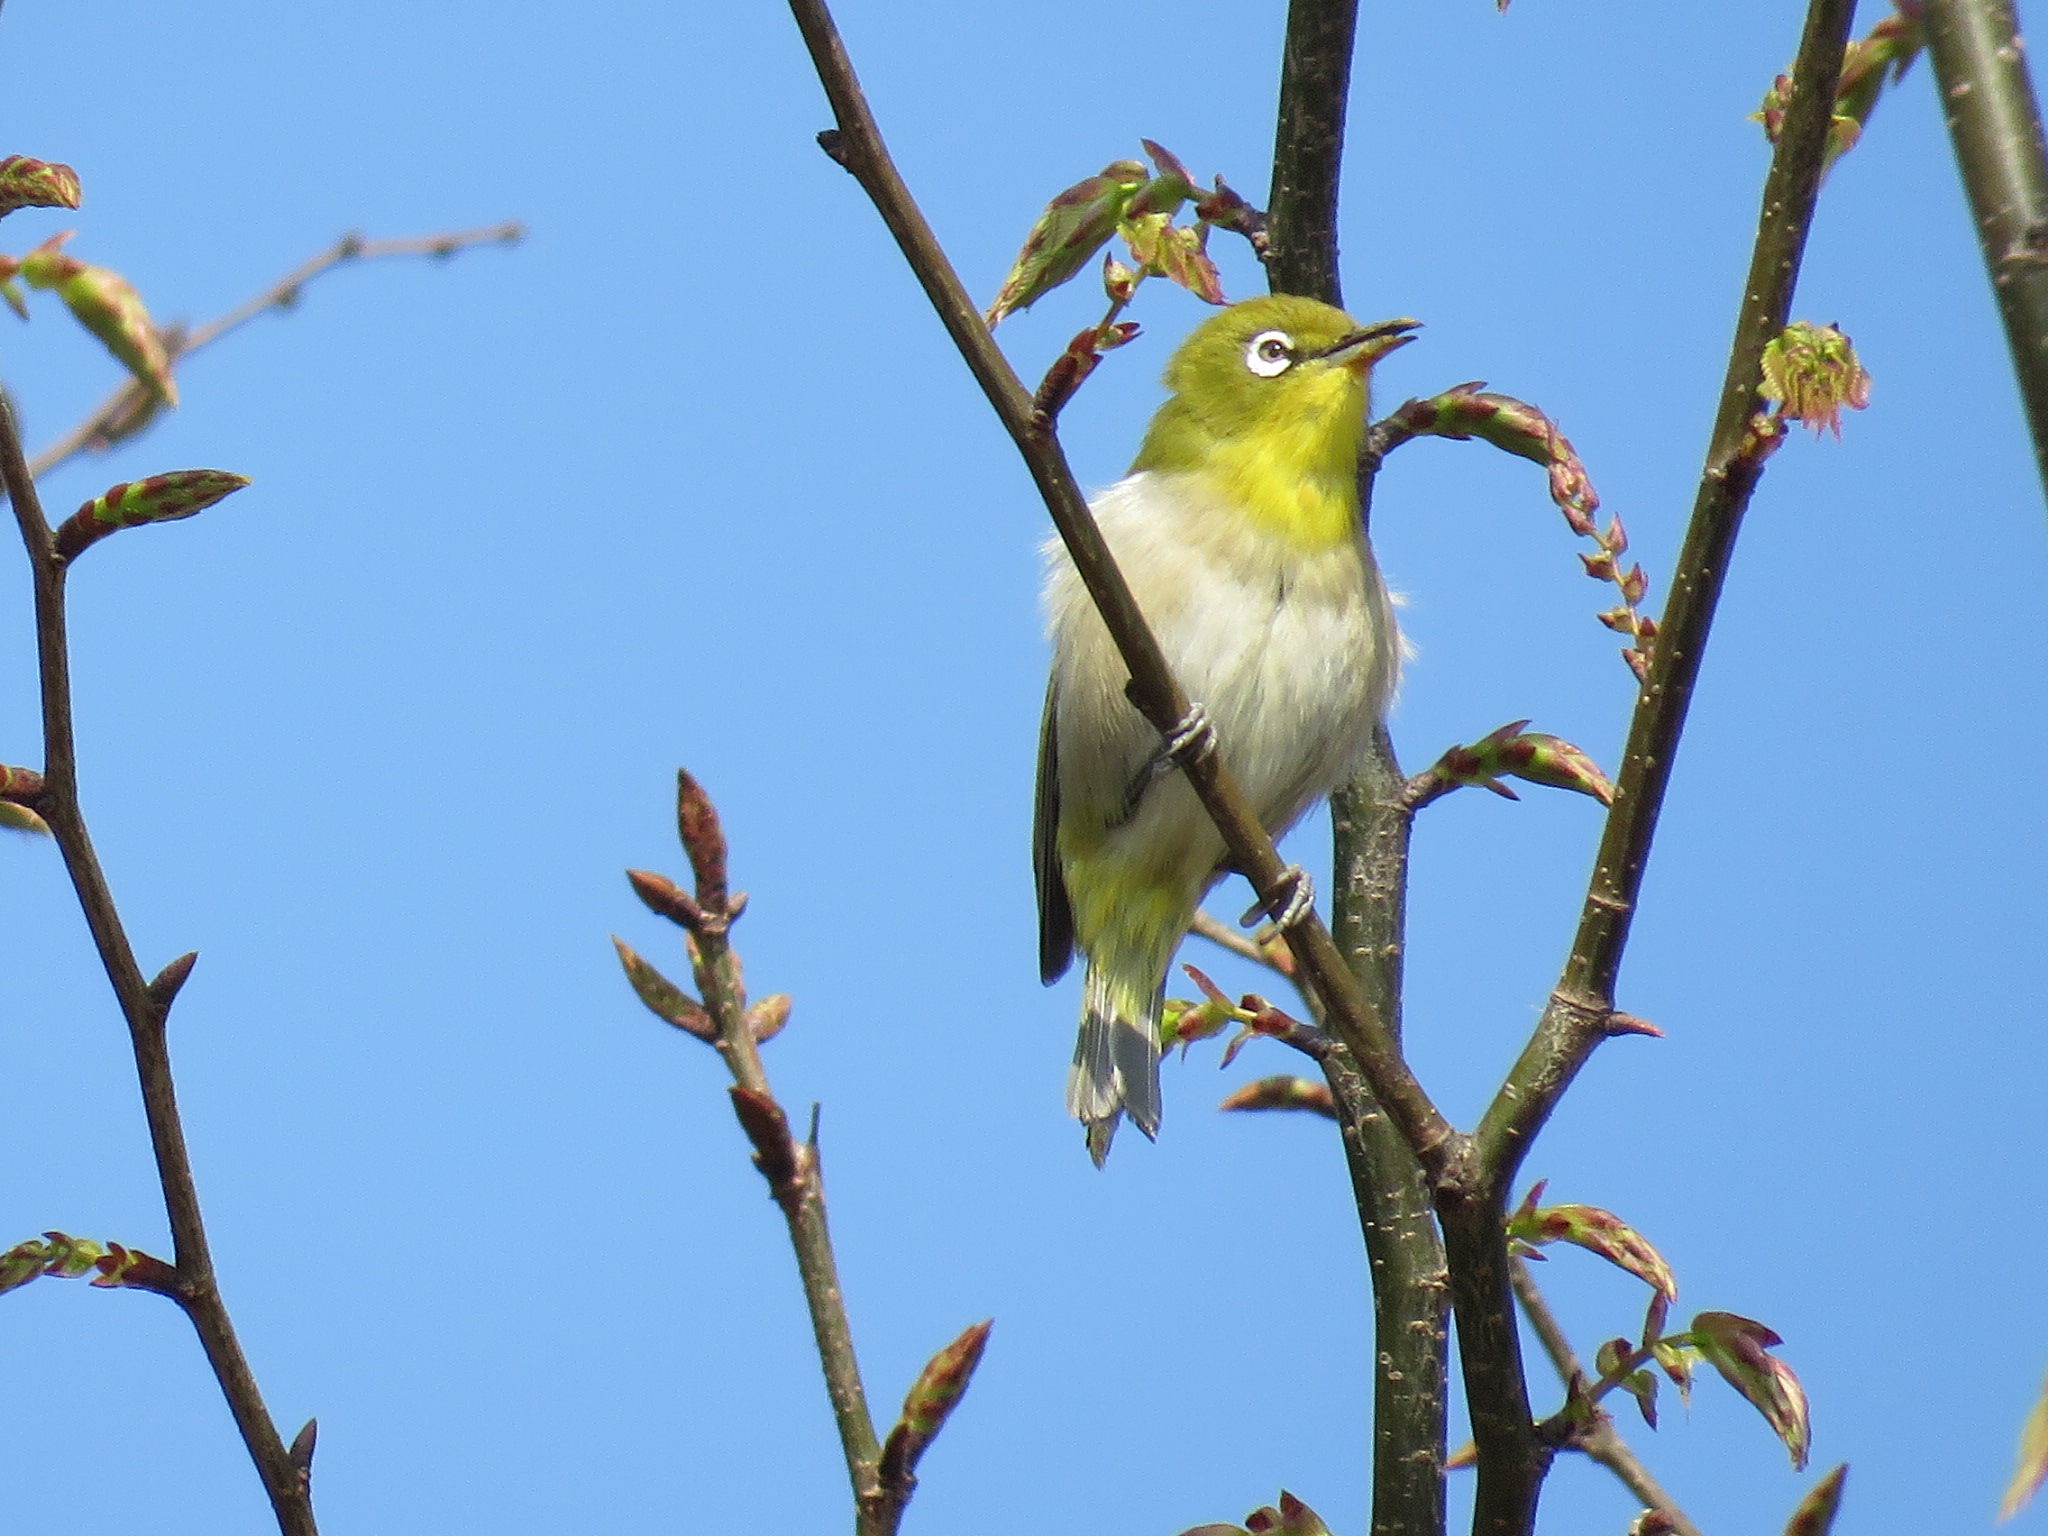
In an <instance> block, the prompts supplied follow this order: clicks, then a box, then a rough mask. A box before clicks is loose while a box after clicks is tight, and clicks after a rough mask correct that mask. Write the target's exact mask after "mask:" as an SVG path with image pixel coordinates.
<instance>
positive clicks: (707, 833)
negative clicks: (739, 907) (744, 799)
mask: <svg viewBox="0 0 2048 1536" xmlns="http://www.w3.org/2000/svg"><path fill="white" fill-rule="evenodd" d="M676 831H677V833H678V835H679V836H680V837H681V838H682V841H683V852H684V853H686V854H688V855H689V856H690V872H691V873H692V874H694V875H695V876H696V877H697V904H698V905H699V906H701V907H702V908H703V909H704V911H705V912H706V914H707V915H709V916H711V917H723V916H729V915H730V916H736V915H737V914H736V913H729V912H728V910H727V909H728V905H729V903H728V901H727V899H726V898H727V895H728V891H727V888H726V883H725V854H726V848H725V828H724V827H723V826H722V825H720V823H719V820H718V808H717V807H716V806H714V805H713V804H712V803H711V797H710V796H709V795H707V794H706V793H705V792H704V786H703V785H701V784H699V783H698V782H697V781H696V780H695V779H694V778H692V777H691V776H690V771H689V770H688V769H687V768H678V769H677V770H676Z"/></svg>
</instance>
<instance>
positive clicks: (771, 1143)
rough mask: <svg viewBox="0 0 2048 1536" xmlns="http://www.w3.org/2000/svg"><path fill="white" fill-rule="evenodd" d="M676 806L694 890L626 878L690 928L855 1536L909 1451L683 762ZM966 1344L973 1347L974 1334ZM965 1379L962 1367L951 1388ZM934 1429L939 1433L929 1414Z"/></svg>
mask: <svg viewBox="0 0 2048 1536" xmlns="http://www.w3.org/2000/svg"><path fill="white" fill-rule="evenodd" d="M676 810H677V816H676V819H677V822H678V824H679V826H680V829H681V832H682V840H683V846H684V849H685V851H686V852H687V853H688V854H689V856H690V864H691V868H692V869H693V871H694V872H695V875H696V892H695V894H694V895H691V894H690V893H688V892H685V891H683V890H682V889H681V888H679V887H678V886H676V885H675V884H674V882H672V881H670V880H668V879H667V878H666V877H664V876H661V875H655V874H649V873H647V872H645V871H641V870H635V871H632V872H631V874H630V877H629V878H630V879H631V880H632V883H633V889H634V891H635V892H636V893H637V894H638V895H639V897H640V899H641V900H642V901H644V902H646V903H647V905H648V906H649V907H651V908H652V909H653V910H654V911H656V912H658V913H660V914H661V915H662V916H664V917H666V918H668V919H669V920H670V921H672V922H674V923H676V924H678V925H679V926H680V927H682V928H684V929H685V930H687V932H688V933H689V936H690V939H689V944H690V961H691V967H692V970H693V971H694V973H695V976H696V981H697V988H698V991H699V992H701V993H702V994H703V1008H704V1011H705V1013H707V1014H708V1015H709V1016H710V1020H711V1022H712V1024H713V1025H715V1027H716V1031H715V1034H714V1035H713V1036H712V1038H711V1040H710V1043H711V1044H713V1045H714V1046H716V1048H717V1050H718V1053H719V1055H720V1057H722V1058H723V1059H724V1061H725V1064H726V1067H727V1069H728V1070H729V1071H730V1072H731V1073H732V1078H733V1088H732V1090H731V1093H732V1104H733V1112H734V1114H735V1115H736V1116H737V1117H738V1119H739V1122H740V1128H741V1129H742V1130H743V1131H745V1132H746V1135H747V1139H748V1141H750V1142H751V1143H753V1147H754V1162H755V1165H756V1166H757V1167H759V1168H760V1170H761V1175H762V1177H763V1178H765V1179H766V1180H767V1181H768V1190H769V1193H770V1194H771V1195H772V1196H773V1197H774V1200H775V1203H776V1205H778V1206H779V1207H780V1208H781V1210H782V1215H783V1219H784V1221H785V1223H786V1224H787V1225H788V1228H789V1241H790V1247H791V1248H792V1249H793V1250H794V1252H795V1254H796V1263H797V1273H798V1275H799V1276H800V1278H801V1279H802V1281H803V1288H804V1301H805V1303H806V1305H807V1306H808V1307H809V1309H810V1314H811V1331H812V1334H813V1335H814V1337H815V1339H816V1341H817V1348H818V1360H819V1363H820V1364H821V1365H822V1366H823V1368H824V1372H825V1390H826V1395H827V1396H828V1397H829V1398H830V1399H831V1403H832V1416H833V1419H834V1421H835V1423H836V1424H837V1426H838V1430H839V1442H840V1447H841V1449H842V1451H843V1452H844V1453H845V1457H846V1474H847V1478H848V1480H849V1482H850V1483H851V1484H852V1488H853V1499H854V1511H855V1525H854V1528H855V1531H856V1533H857V1536H894V1533H895V1531H896V1530H897V1528H898V1526H899V1525H900V1524H901V1522H902V1519H903V1511H904V1509H905V1507H906V1506H907V1505H908V1503H909V1501H910V1496H911V1493H912V1492H913V1490H914V1489H915V1487H916V1478H915V1477H914V1475H913V1468H914V1465H915V1457H908V1458H906V1457H904V1456H901V1455H899V1456H898V1457H896V1458H894V1459H893V1460H885V1457H884V1442H883V1441H882V1439H881V1437H879V1436H878V1435H877V1434H876V1433H875V1422H874V1418H873V1415H872V1414H871V1413H870V1412H869V1409H868V1399H867V1390H866V1388H865V1387H864V1386H863V1385H862V1382H861V1374H860V1361H859V1359H858V1357H857V1356H856V1354H855V1351H854V1343H853V1326H852V1323H851V1322H850V1321H849V1319H848V1317H847V1314H846V1300H845V1297H844V1295H843V1294H842V1293H841V1291H840V1286H839V1265H838V1260H837V1259H836V1257H835V1256H834V1254H833V1249H832V1233H831V1228H830V1226H829V1224H828V1222H827V1220H826V1211H825V1185H824V1168H823V1165H822V1163H821V1162H820V1159H819V1155H818V1137H817V1117H816V1112H815V1111H813V1115H812V1121H811V1129H810V1132H809V1134H808V1135H807V1136H806V1137H805V1138H804V1139H803V1140H802V1141H799V1140H797V1138H796V1137H795V1135H794V1134H793V1133H792V1132H791V1129H790V1125H789V1117H788V1115H787V1114H786V1113H785V1112H784V1110H783V1108H782V1105H781V1104H780V1103H778V1102H777V1101H776V1098H775V1093H774V1090H773V1089H772V1088H771V1087H770V1086H769V1082H768V1073H767V1069H766V1068H765V1067H764V1066H763V1065H762V1063H761V1051H760V1041H761V1039H762V1038H763V1036H762V1034H761V1032H760V1030H759V1029H758V1027H757V1022H756V1020H755V1018H754V1017H753V1015H752V1013H751V1012H750V1010H749V1009H748V1006H747V994H746V988H745V985H744V983H743V982H742V980H741V975H740V965H739V960H738V957H737V956H736V955H735V954H734V953H733V949H732V943H731V938H730V933H731V928H732V923H733V920H734V919H735V918H737V917H738V916H739V914H740V911H741V909H742V908H743V907H744V906H745V903H746V898H745V897H744V896H738V895H732V894H729V892H728V887H727V883H726V867H725V866H726V844H725V834H724V831H723V830H722V828H721V826H720V824H719V819H718V814H717V812H716V810H715V809H714V808H713V806H712V804H711V800H710V798H709V797H708V796H707V795H706V794H705V793H704V791H703V790H702V788H701V787H700V786H699V785H698V784H697V782H696V780H695V779H693V778H692V777H691V776H690V775H689V774H688V773H687V772H680V773H678V774H677V775H676ZM984 1336H985V1329H984ZM973 1354H974V1357H975V1358H976V1359H978V1358H979V1354H980V1350H979V1346H978V1345H977V1346H976V1347H975V1349H974V1350H973ZM972 1370H973V1363H972V1361H969V1362H967V1363H966V1364H965V1372H966V1373H971V1372H972ZM965 1385H966V1382H965V1375H964V1374H963V1375H962V1376H961V1377H960V1380H959V1382H958V1387H957V1389H956V1391H955V1397H956V1398H957V1392H958V1391H959V1390H964V1389H965ZM948 1411H950V1408H949V1409H948ZM931 1432H932V1433H935V1432H936V1426H935V1425H934V1426H932V1427H931ZM926 1438H927V1439H928V1438H929V1436H928V1435H927V1437H926ZM920 1449H921V1447H920Z"/></svg>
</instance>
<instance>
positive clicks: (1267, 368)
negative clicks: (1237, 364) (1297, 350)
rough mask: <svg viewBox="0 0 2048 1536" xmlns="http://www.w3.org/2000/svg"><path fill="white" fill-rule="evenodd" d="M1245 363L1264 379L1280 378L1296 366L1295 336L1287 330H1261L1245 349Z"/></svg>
mask: <svg viewBox="0 0 2048 1536" xmlns="http://www.w3.org/2000/svg"><path fill="white" fill-rule="evenodd" d="M1244 365H1245V367H1247V368H1249V369H1251V371H1252V372H1253V373H1256V374H1257V375H1258V376H1259V377H1260V378H1262V379H1273V378H1278V377H1279V376H1280V375H1281V374H1283V373H1285V372H1286V371H1287V370H1288V369H1290V368H1292V367H1293V366H1294V338H1293V337H1292V336H1290V335H1288V334H1287V333H1286V332H1285V331H1261V332H1259V334H1258V335H1256V336H1254V337H1253V338H1252V339H1251V341H1250V342H1248V343H1247V344H1246V346H1245V349H1244Z"/></svg>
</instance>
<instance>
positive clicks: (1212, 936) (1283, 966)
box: [1188, 912, 1315, 1007]
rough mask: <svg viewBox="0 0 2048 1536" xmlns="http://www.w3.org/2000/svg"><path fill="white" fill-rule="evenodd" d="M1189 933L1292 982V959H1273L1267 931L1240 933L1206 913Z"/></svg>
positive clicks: (1282, 954)
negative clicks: (1268, 945)
mask: <svg viewBox="0 0 2048 1536" xmlns="http://www.w3.org/2000/svg"><path fill="white" fill-rule="evenodd" d="M1188 932H1189V933H1192V934H1194V935H1195V936H1196V937H1197V938H1202V939H1207V940H1208V941H1209V942H1210V943H1211V944H1214V945H1216V946H1218V947H1219V948H1222V949H1227V950H1229V951H1230V952H1231V953H1232V954H1233V955H1236V956H1237V957H1238V958H1239V959H1240V960H1249V961H1251V963H1252V964H1253V965H1263V966H1264V967H1265V968H1266V969H1267V970H1269V971H1271V972H1273V973H1274V974H1275V975H1277V976H1284V977H1286V978H1287V979H1288V980H1290V981H1292V980H1293V979H1294V972H1293V969H1292V966H1291V963H1290V962H1291V957H1287V958H1286V959H1283V958H1281V957H1282V956H1286V951H1285V950H1282V951H1281V952H1280V956H1276V955H1275V954H1274V953H1273V951H1271V950H1270V949H1268V948H1267V947H1266V946H1267V944H1268V943H1270V942H1271V939H1272V930H1271V929H1270V928H1261V929H1259V930H1258V932H1256V933H1240V932H1238V931H1237V929H1235V928H1233V927H1231V926H1230V925H1229V924H1228V923H1225V922H1222V921H1220V920H1218V919H1217V918H1214V917H1211V916H1210V915H1209V914H1208V913H1207V912H1197V913H1195V920H1194V922H1192V923H1191V924H1189V925H1188ZM1302 997H1303V999H1304V1000H1305V1001H1306V1002H1308V1003H1309V1005H1310V1006H1311V1007H1313V1006H1314V1003H1315V999H1313V998H1311V997H1309V996H1308V994H1307V993H1303V994H1302Z"/></svg>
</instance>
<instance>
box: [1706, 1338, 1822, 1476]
mask: <svg viewBox="0 0 2048 1536" xmlns="http://www.w3.org/2000/svg"><path fill="white" fill-rule="evenodd" d="M1689 1338H1690V1341H1691V1344H1692V1346H1693V1348H1695V1349H1697V1350H1698V1351H1699V1352H1700V1354H1701V1356H1702V1357H1703V1358H1704V1359H1705V1360H1706V1361H1707V1363H1708V1364H1709V1365H1711V1366H1713V1367H1714V1369H1715V1370H1717V1371H1719V1372H1720V1373H1721V1376H1722V1378H1723V1379H1724V1380H1726V1381H1727V1383H1728V1385H1730V1386H1731V1387H1733V1388H1734V1389H1735V1390H1736V1391H1738V1392H1740V1393H1741V1394H1742V1395H1743V1396H1744V1397H1745V1398H1747V1399H1748V1400H1749V1403H1750V1405H1751V1406H1752V1407H1753V1408H1755V1409H1756V1411H1757V1412H1758V1413H1761V1414H1762V1415H1763V1416H1764V1419H1765V1421H1766V1422H1767V1423H1768V1424H1769V1425H1770V1426H1771V1428H1772V1429H1773V1430H1774V1431H1776V1433H1777V1436H1778V1438H1779V1439H1780V1440H1782V1441H1784V1442H1785V1449H1786V1451H1787V1452H1788V1453H1789V1454H1790V1455H1791V1457H1792V1465H1793V1467H1794V1468H1795V1469H1803V1468H1804V1467H1805V1466H1806V1452H1807V1448H1808V1447H1809V1446H1810V1445H1811V1444H1812V1440H1813V1426H1812V1423H1811V1421H1810V1418H1809V1416H1808V1412H1807V1405H1806V1389H1805V1388H1804V1387H1802V1386H1800V1384H1799V1378H1798V1377H1797V1376H1795V1375H1794V1374H1793V1373H1792V1368H1791V1367H1790V1366H1789V1365H1787V1364H1785V1362H1784V1361H1782V1360H1780V1359H1778V1357H1777V1356H1775V1355H1773V1354H1771V1353H1770V1350H1771V1349H1772V1347H1773V1346H1775V1345H1778V1344H1782V1343H1784V1340H1783V1339H1781V1338H1779V1337H1778V1336H1777V1335H1776V1334H1775V1333H1773V1332H1772V1331H1771V1330H1770V1329H1768V1328H1766V1327H1765V1326H1764V1325H1763V1324H1762V1323H1759V1322H1756V1321H1755V1320H1754V1319H1751V1318H1747V1317H1740V1316H1738V1315H1737V1314H1735V1313H1733V1312H1701V1313H1699V1314H1698V1315H1697V1316H1695V1317H1694V1318H1693V1320H1692V1328H1691V1330H1690V1333H1689Z"/></svg>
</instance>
